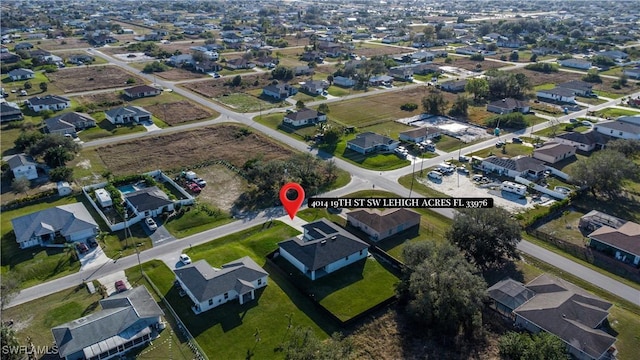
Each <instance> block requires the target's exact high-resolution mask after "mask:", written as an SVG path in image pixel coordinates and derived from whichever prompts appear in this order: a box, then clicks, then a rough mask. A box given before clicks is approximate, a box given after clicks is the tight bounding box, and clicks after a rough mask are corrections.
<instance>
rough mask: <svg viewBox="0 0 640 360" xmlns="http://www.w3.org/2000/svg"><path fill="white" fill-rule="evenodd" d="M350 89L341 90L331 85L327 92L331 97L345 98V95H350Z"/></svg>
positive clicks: (341, 88)
mask: <svg viewBox="0 0 640 360" xmlns="http://www.w3.org/2000/svg"><path fill="white" fill-rule="evenodd" d="M351 91H352V90H350V89H347V88H343V87H340V86H337V85H331V86H329V88H328V89H327V92H328V93H329V95H332V96H346V95H350V94H351Z"/></svg>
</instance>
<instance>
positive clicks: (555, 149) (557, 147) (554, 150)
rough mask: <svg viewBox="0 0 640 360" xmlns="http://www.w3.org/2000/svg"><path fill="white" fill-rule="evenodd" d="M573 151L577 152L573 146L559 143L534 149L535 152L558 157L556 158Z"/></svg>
mask: <svg viewBox="0 0 640 360" xmlns="http://www.w3.org/2000/svg"><path fill="white" fill-rule="evenodd" d="M571 150H575V148H574V147H573V146H571V145H564V144H558V143H547V144H545V145H544V146H542V147H539V148H537V149H534V150H533V152H534V153H540V154H545V155H550V156H553V157H556V156H559V155H562V154H566V153H567V152H569V151H571Z"/></svg>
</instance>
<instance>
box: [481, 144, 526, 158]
mask: <svg viewBox="0 0 640 360" xmlns="http://www.w3.org/2000/svg"><path fill="white" fill-rule="evenodd" d="M532 153H533V147H532V146H528V145H524V144H512V143H509V144H506V145H504V146H503V147H502V148H497V147H494V146H491V147H488V148H484V149H482V150H478V151H476V152H472V153H470V154H469V156H479V157H482V158H486V157H488V156H491V155H496V156H499V157H509V158H511V157H514V156H518V155H525V156H528V155H531V154H532Z"/></svg>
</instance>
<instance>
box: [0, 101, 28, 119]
mask: <svg viewBox="0 0 640 360" xmlns="http://www.w3.org/2000/svg"><path fill="white" fill-rule="evenodd" d="M23 118H24V117H23V116H22V110H20V106H19V105H18V104H16V103H14V102H6V101H5V102H1V103H0V122H5V121H14V120H22V119H23Z"/></svg>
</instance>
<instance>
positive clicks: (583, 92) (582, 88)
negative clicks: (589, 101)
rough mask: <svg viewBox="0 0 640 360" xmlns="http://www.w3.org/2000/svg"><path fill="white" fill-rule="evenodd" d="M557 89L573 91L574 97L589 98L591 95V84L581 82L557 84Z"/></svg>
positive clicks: (572, 81)
mask: <svg viewBox="0 0 640 360" xmlns="http://www.w3.org/2000/svg"><path fill="white" fill-rule="evenodd" d="M557 87H559V88H564V89H569V90H571V91H573V93H574V94H575V95H579V96H591V95H592V94H593V91H592V90H593V84H591V83H588V82H586V81H582V80H571V81H567V82H564V83H562V84H558V86H557Z"/></svg>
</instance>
